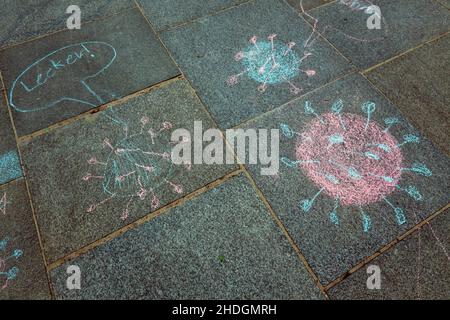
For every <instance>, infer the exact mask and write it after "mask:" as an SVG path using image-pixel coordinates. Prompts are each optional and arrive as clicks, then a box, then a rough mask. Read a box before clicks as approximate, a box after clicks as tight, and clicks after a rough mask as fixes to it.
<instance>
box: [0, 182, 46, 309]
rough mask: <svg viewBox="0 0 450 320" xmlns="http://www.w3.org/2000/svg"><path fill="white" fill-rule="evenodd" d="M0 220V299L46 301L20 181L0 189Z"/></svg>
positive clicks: (42, 269) (43, 274) (43, 277)
mask: <svg viewBox="0 0 450 320" xmlns="http://www.w3.org/2000/svg"><path fill="white" fill-rule="evenodd" d="M0 218H1V221H2V223H1V224H0V262H1V263H0V300H11V299H20V300H28V299H49V298H50V290H49V284H48V279H47V274H46V271H45V267H44V263H43V260H42V253H41V249H40V247H39V240H38V236H37V232H36V225H35V223H34V221H33V217H32V212H31V207H30V200H29V198H28V194H27V189H26V187H25V181H24V180H22V179H21V180H17V181H14V182H12V183H10V184H8V185H5V186H0ZM7 278H9V280H8V281H7V283H6V280H7ZM5 285H6V286H5Z"/></svg>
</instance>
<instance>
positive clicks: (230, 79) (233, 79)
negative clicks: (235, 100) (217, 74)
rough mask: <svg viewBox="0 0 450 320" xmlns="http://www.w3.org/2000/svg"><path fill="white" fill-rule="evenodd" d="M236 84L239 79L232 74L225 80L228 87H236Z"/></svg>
mask: <svg viewBox="0 0 450 320" xmlns="http://www.w3.org/2000/svg"><path fill="white" fill-rule="evenodd" d="M238 82H239V77H238V76H237V75H235V74H233V75H232V76H229V77H228V79H227V85H228V86H230V87H232V86H234V85H236V84H237V83H238Z"/></svg>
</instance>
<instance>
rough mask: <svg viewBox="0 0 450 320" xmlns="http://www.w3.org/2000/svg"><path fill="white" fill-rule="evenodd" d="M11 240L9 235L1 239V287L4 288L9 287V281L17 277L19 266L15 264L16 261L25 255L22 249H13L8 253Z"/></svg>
mask: <svg viewBox="0 0 450 320" xmlns="http://www.w3.org/2000/svg"><path fill="white" fill-rule="evenodd" d="M9 241H10V240H9V238H8V237H6V238H4V239H2V240H0V288H1V289H2V290H3V289H6V288H7V287H8V284H9V282H11V281H13V280H15V279H16V278H17V275H18V274H19V268H18V267H17V266H14V261H17V260H18V259H19V258H20V257H22V255H23V251H22V250H20V249H13V250H12V252H11V251H9V253H8V243H9Z"/></svg>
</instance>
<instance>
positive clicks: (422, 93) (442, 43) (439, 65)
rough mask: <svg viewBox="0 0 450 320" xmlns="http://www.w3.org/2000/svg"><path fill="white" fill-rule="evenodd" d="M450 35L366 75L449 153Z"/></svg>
mask: <svg viewBox="0 0 450 320" xmlns="http://www.w3.org/2000/svg"><path fill="white" fill-rule="evenodd" d="M448 52H450V37H449V36H446V37H443V38H441V39H439V40H437V41H433V42H431V43H429V44H426V45H424V46H423V47H421V48H418V49H417V50H414V51H412V52H411V53H409V54H406V55H404V56H401V57H399V58H398V59H395V60H393V61H391V62H388V63H386V64H384V65H382V66H380V67H379V68H376V69H374V70H372V71H371V72H369V73H368V74H367V77H368V78H369V79H370V81H372V83H374V84H375V86H377V87H378V88H379V89H380V90H381V91H382V92H383V93H384V94H385V95H386V96H387V97H388V98H389V99H390V100H391V101H393V102H394V103H395V105H396V106H398V108H400V110H401V111H402V112H403V114H405V115H406V116H407V117H408V118H409V119H411V121H413V122H414V123H415V124H416V125H417V126H418V128H419V129H420V130H421V131H422V132H424V133H425V134H426V135H427V136H428V137H429V138H430V139H431V140H432V141H433V142H434V143H436V145H438V146H439V147H440V148H441V149H442V150H443V151H444V152H446V153H447V154H450V148H449V146H450V124H449V119H450V83H449V81H448V78H449V72H448V70H450V56H449V54H448Z"/></svg>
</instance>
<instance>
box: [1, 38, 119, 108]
mask: <svg viewBox="0 0 450 320" xmlns="http://www.w3.org/2000/svg"><path fill="white" fill-rule="evenodd" d="M86 44H102V45H106V46H107V47H109V48H111V49H112V50H113V52H114V56H113V58H112V59H111V61H110V62H109V63H108V64H107V65H106V66H104V67H103V68H101V69H100V71H98V72H97V73H95V74H93V75H90V76H88V77H86V78H83V79H81V80H80V83H81V84H82V85H83V86H85V87H86V89H87V90H88V91H89V92H90V93H91V94H92V95H94V96H95V98H96V99H97V100H99V102H100V103H104V101H103V100H102V99H101V98H100V97H99V96H98V95H97V94H96V93H95V92H94V91H93V90H92V89H91V88H90V87H89V86H88V85H87V84H86V82H85V81H86V80H89V79H92V78H95V77H96V76H98V75H99V74H100V73H102V72H103V71H105V70H106V69H107V68H109V66H111V64H112V63H113V62H114V61H115V60H116V57H117V51H116V49H115V48H114V47H113V46H112V45H110V44H109V43H106V42H102V41H87V42H80V43H77V44H71V45H69V46H65V47H63V48H59V49H58V50H55V51H52V52H51V53H49V54H48V55H46V56H45V57H43V58H41V59H39V60H37V61H35V62H33V64H31V65H29V66H28V67H27V68H26V69H25V70H24V71H22V73H21V74H20V75H19V76H18V77H17V78H16V80H14V82H13V85H12V87H11V90H10V92H9V104H10V105H11V107H13V108H14V109H15V110H16V111H18V112H24V113H25V112H36V111H42V110H46V109H50V108H52V107H53V106H55V105H56V104H58V103H60V102H61V101H64V100H67V101H75V102H79V103H82V104H86V105H89V106H91V107H97V105H93V104H92V103H89V102H87V101H83V100H79V99H74V98H68V97H63V98H60V99H58V100H57V101H55V102H52V103H51V104H50V105H48V106H46V107H43V108H38V109H31V110H23V109H20V108H19V107H17V106H16V105H15V104H14V102H13V93H14V89H15V87H16V84H17V81H18V80H19V79H20V78H21V77H22V76H23V75H24V74H26V73H27V72H28V71H29V70H30V69H31V68H33V67H34V66H36V65H37V64H39V63H40V62H42V61H43V60H45V59H47V58H49V57H50V56H52V55H54V54H55V53H57V52H60V51H63V50H65V49H67V48H71V47H76V46H82V45H86Z"/></svg>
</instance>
